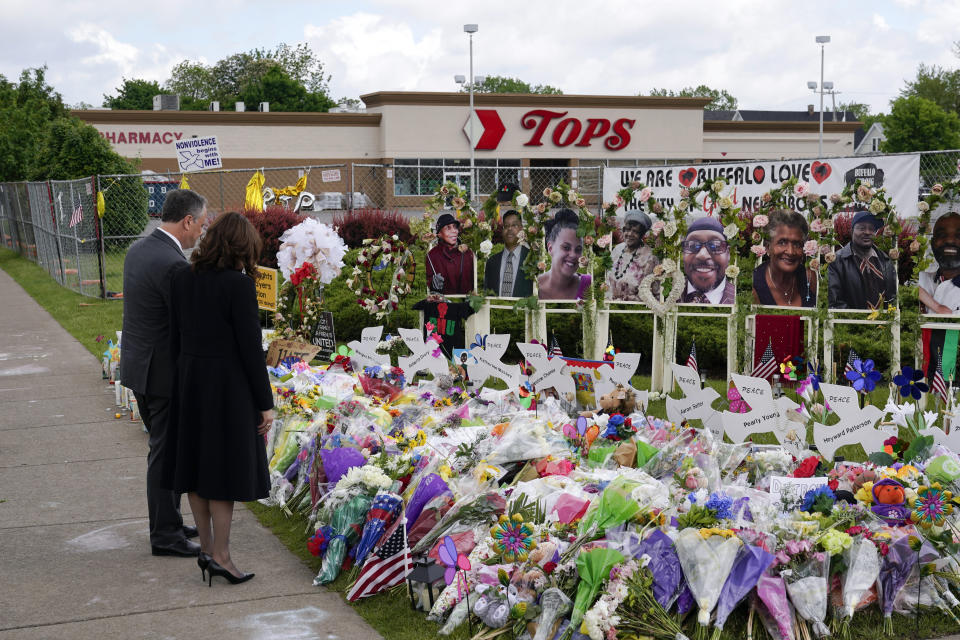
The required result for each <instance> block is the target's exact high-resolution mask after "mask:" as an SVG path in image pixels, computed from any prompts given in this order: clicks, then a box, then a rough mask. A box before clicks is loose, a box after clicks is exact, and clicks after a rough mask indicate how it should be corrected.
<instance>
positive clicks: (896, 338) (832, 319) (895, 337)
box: [823, 307, 900, 383]
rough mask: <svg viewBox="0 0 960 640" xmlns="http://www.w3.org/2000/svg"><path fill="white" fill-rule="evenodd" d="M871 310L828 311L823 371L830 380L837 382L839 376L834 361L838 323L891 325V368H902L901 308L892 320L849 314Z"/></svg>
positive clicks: (864, 312)
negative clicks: (834, 345)
mask: <svg viewBox="0 0 960 640" xmlns="http://www.w3.org/2000/svg"><path fill="white" fill-rule="evenodd" d="M870 313H871V312H870V311H869V310H863V311H859V310H858V311H850V310H836V311H829V312H828V313H827V319H826V320H825V321H824V323H823V371H824V375H825V376H826V377H827V379H828V380H829V381H830V382H834V383H835V382H836V380H837V377H836V375H835V372H834V363H833V327H834V325H838V324H854V325H873V326H877V327H882V326H886V325H890V333H891V344H890V370H891V371H898V370H899V369H900V309H899V307H898V308H897V310H896V311H895V312H894V317H893V319H892V320H868V319H867V318H865V317H860V318H857V317H852V318H851V317H849V316H856V315H859V316H868V315H869V314H870Z"/></svg>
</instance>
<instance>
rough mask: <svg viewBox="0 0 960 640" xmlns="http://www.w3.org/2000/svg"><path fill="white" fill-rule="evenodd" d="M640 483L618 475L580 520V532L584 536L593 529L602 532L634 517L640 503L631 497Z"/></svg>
mask: <svg viewBox="0 0 960 640" xmlns="http://www.w3.org/2000/svg"><path fill="white" fill-rule="evenodd" d="M639 484H640V483H639V482H637V481H635V480H631V479H629V478H627V477H626V476H618V477H617V478H616V479H615V480H613V481H612V482H611V483H610V484H608V485H607V488H606V489H604V490H603V493H602V494H601V495H600V498H599V499H597V500H594V501H593V503H592V504H591V505H590V508H589V509H587V513H586V514H585V515H584V516H583V518H582V519H581V520H580V525H579V528H578V531H579V534H580V535H581V536H583V535H585V534H587V532H589V531H591V530H593V531H596V533H598V534H602V533H603V532H604V531H605V530H606V529H607V527H612V526H615V525H618V524H621V523H623V522H626V521H627V520H629V519H630V518H632V517H633V516H634V514H636V513H637V512H638V511H639V510H640V505H639V504H637V502H636V501H635V500H633V499H632V498H631V493H632V491H633V490H634V489H635V488H636V487H637V486H638V485H639Z"/></svg>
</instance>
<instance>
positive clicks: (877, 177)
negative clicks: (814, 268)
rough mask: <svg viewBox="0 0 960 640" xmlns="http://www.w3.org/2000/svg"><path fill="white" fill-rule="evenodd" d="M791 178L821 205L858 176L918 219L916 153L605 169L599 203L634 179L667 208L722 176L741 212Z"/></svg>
mask: <svg viewBox="0 0 960 640" xmlns="http://www.w3.org/2000/svg"><path fill="white" fill-rule="evenodd" d="M794 176H796V177H797V178H798V179H799V180H801V181H804V182H808V183H809V184H810V191H811V192H812V193H816V194H818V195H820V196H821V198H822V200H823V202H824V203H825V204H829V203H828V202H827V198H829V197H830V195H832V194H834V193H840V192H841V191H843V188H844V187H845V186H846V185H848V184H853V183H854V182H855V181H856V180H857V179H858V178H859V179H861V180H869V181H870V182H871V183H872V184H873V185H874V186H875V187H886V189H887V194H888V195H889V196H890V198H892V201H893V204H894V205H895V206H896V208H897V212H898V213H899V214H900V215H901V216H903V217H907V218H912V217H915V216H916V215H917V201H918V199H919V192H920V155H919V154H911V155H899V156H869V157H865V156H857V157H849V158H827V159H826V160H823V161H820V160H758V161H756V162H731V163H714V164H694V165H686V166H683V165H680V166H663V165H654V166H649V167H607V168H606V169H604V171H603V200H604V202H613V199H614V197H616V195H617V192H618V191H620V189H624V188H626V187H628V186H630V182H631V181H633V180H638V181H640V182H642V183H643V184H645V185H646V186H648V187H650V188H651V189H653V195H654V197H655V198H656V199H657V200H659V201H660V202H661V203H662V204H663V206H664V207H665V208H672V207H673V206H674V205H675V204H676V203H677V202H678V201H679V200H680V189H682V188H684V187H693V186H696V185H697V184H699V183H701V182H704V181H713V180H716V179H718V178H723V180H724V181H725V182H726V183H727V189H728V190H729V189H732V190H733V193H732V196H733V199H734V202H736V204H737V206H739V207H741V208H742V209H743V210H744V211H753V210H755V209H756V208H757V207H758V206H759V204H760V197H761V196H762V195H763V194H764V193H766V192H767V191H770V189H773V188H776V187H778V186H780V183H782V182H783V181H784V180H787V179H789V178H792V177H794ZM704 198H705V197H704ZM702 204H704V209H705V210H706V211H708V212H709V211H711V210H713V209H714V207H715V206H716V205H715V204H714V203H713V202H709V201H708V202H705V203H702ZM789 204H790V206H791V207H793V208H794V209H795V210H797V211H804V210H805V209H806V208H807V203H806V201H804V200H802V199H800V200H798V199H797V198H792V197H791V199H790V200H789ZM639 208H640V207H639V203H638V202H632V203H631V202H628V203H626V207H625V209H639ZM623 212H624V209H619V210H618V211H617V213H618V214H620V215H622V214H623Z"/></svg>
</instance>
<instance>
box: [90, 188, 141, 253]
mask: <svg viewBox="0 0 960 640" xmlns="http://www.w3.org/2000/svg"><path fill="white" fill-rule="evenodd" d="M100 189H102V190H103V199H104V203H105V204H106V209H105V211H104V214H103V238H104V246H105V247H106V248H107V249H108V250H109V249H112V250H119V249H125V248H126V247H128V246H129V245H130V244H132V243H133V242H134V241H135V240H136V239H137V238H139V237H140V234H141V233H143V230H144V229H145V228H146V227H147V222H148V221H149V220H150V215H149V214H148V213H147V190H146V189H145V188H144V186H143V181H142V180H141V179H140V176H122V177H119V178H100Z"/></svg>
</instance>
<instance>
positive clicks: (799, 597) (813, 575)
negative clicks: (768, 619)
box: [777, 539, 830, 638]
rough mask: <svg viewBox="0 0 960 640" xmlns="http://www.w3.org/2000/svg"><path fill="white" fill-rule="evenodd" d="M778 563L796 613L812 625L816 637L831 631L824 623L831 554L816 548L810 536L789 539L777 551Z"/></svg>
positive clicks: (826, 634) (828, 633)
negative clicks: (808, 538) (809, 538)
mask: <svg viewBox="0 0 960 640" xmlns="http://www.w3.org/2000/svg"><path fill="white" fill-rule="evenodd" d="M777 563H778V565H779V566H778V570H779V573H780V577H781V578H783V581H784V584H785V585H786V588H787V593H788V594H789V595H790V600H791V602H793V606H794V607H795V608H796V612H797V615H799V616H800V617H801V618H802V619H803V620H806V621H807V622H809V623H810V624H811V625H813V632H814V633H815V634H817V637H820V638H822V637H823V636H828V635H830V629H829V628H828V627H827V625H826V624H825V619H826V617H827V600H828V598H827V596H828V593H829V580H830V555H829V554H828V553H826V552H824V551H817V550H816V549H815V548H814V545H813V542H812V541H811V540H806V539H802V540H788V541H786V542H785V543H784V545H783V547H782V548H781V549H780V550H779V551H777Z"/></svg>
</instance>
